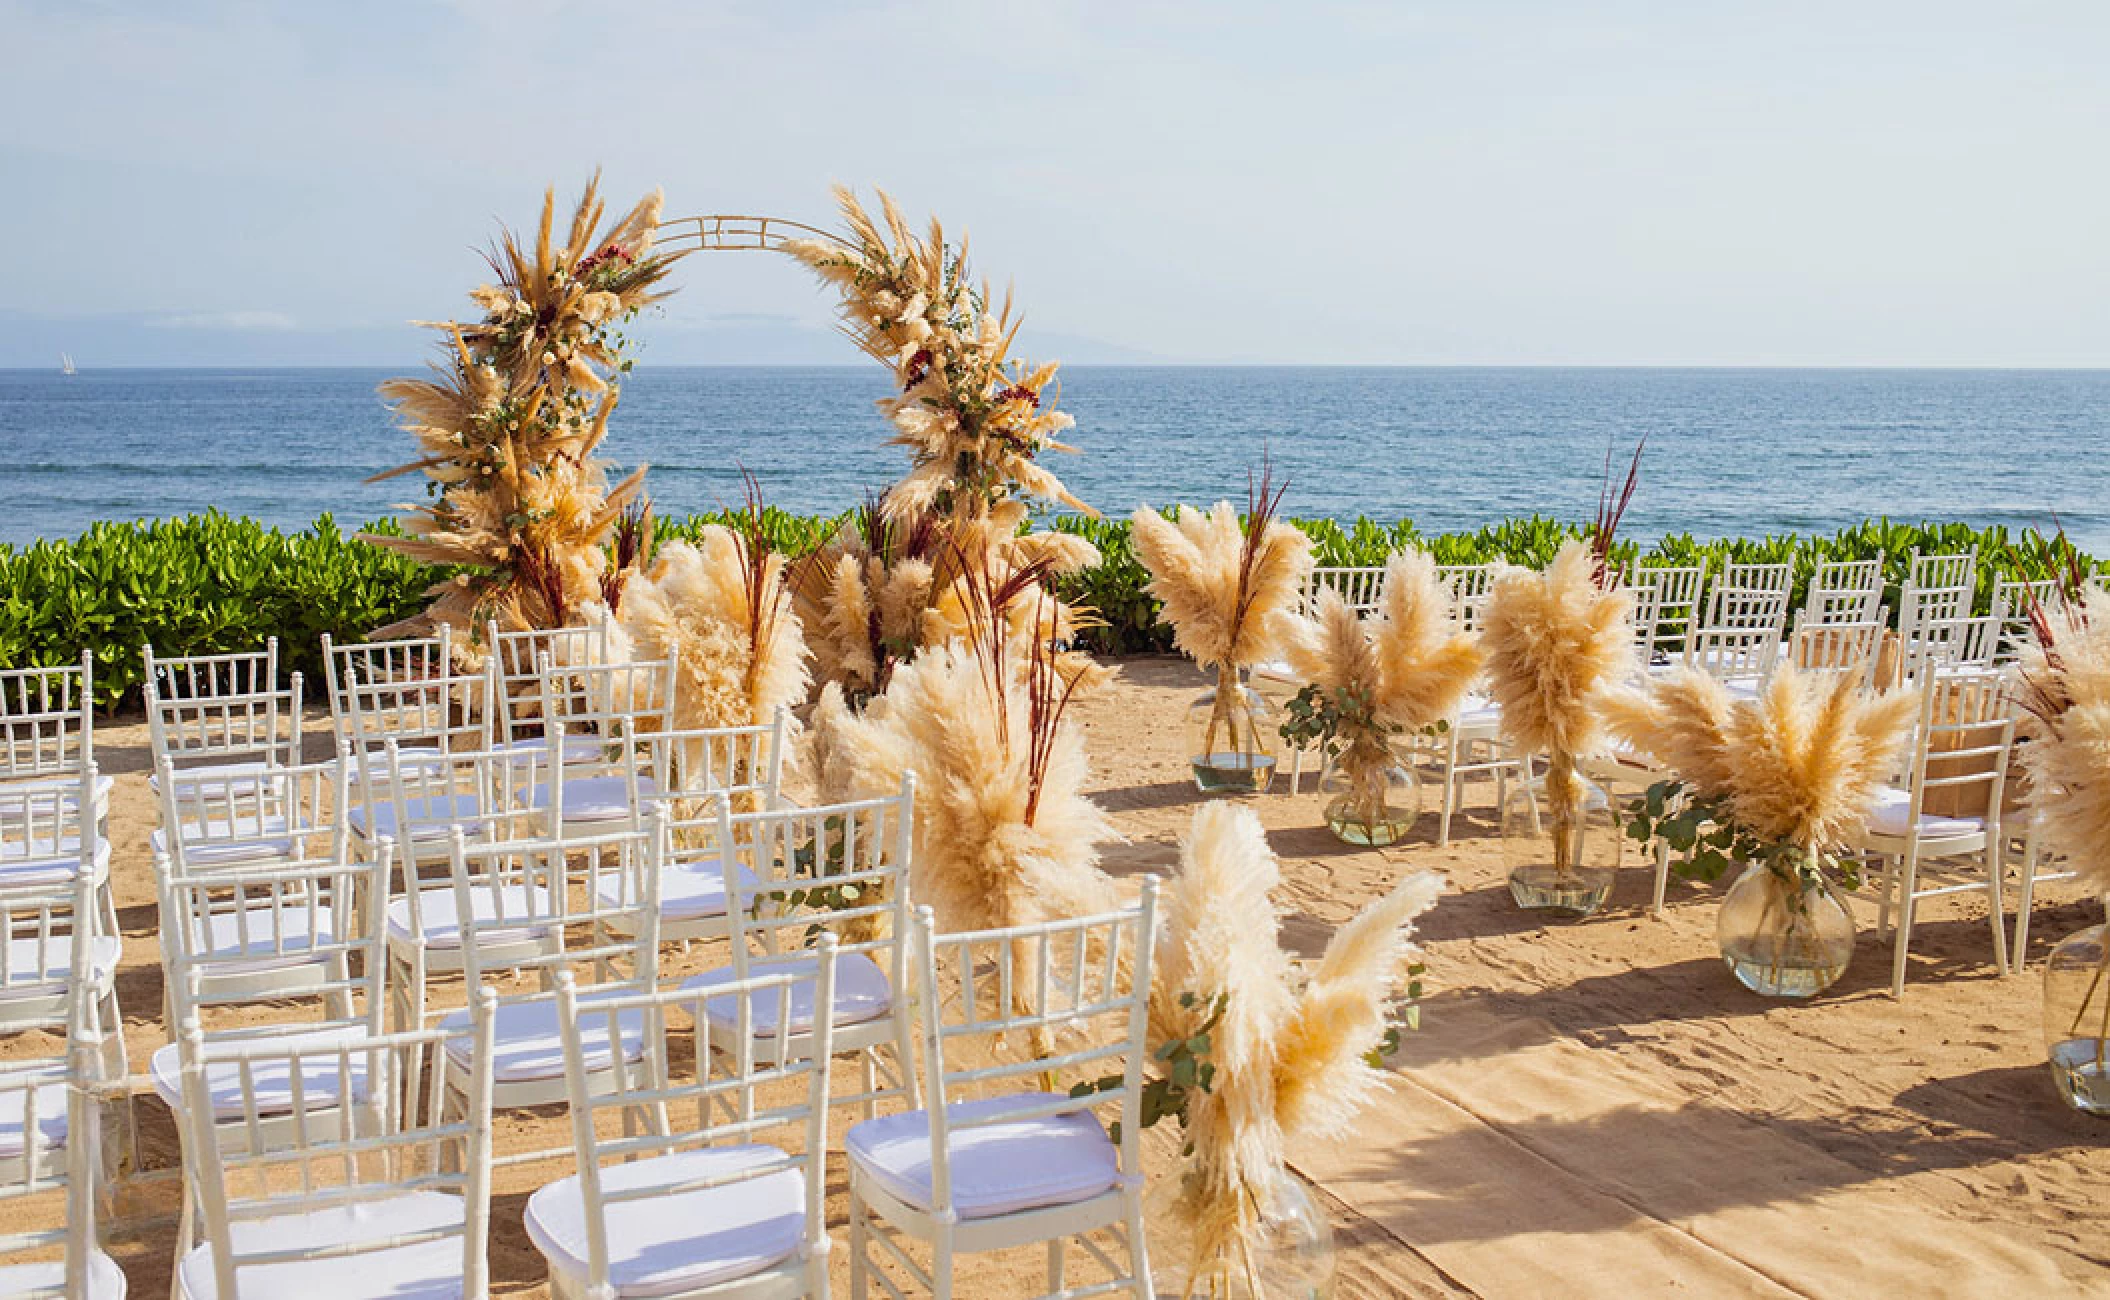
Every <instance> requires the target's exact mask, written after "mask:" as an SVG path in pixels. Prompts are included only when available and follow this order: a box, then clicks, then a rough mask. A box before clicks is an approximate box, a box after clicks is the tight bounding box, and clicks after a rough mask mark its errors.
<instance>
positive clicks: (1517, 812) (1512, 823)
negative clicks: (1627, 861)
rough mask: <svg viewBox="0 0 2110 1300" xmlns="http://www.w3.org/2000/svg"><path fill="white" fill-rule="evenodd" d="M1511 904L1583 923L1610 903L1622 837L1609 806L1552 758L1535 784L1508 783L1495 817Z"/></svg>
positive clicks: (1593, 788)
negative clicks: (1507, 876)
mask: <svg viewBox="0 0 2110 1300" xmlns="http://www.w3.org/2000/svg"><path fill="white" fill-rule="evenodd" d="M1499 824H1500V828H1501V835H1502V862H1503V865H1505V866H1507V867H1508V868H1509V896H1510V897H1511V898H1513V899H1515V900H1516V904H1517V906H1518V907H1521V908H1523V909H1524V910H1525V911H1527V912H1544V913H1547V914H1548V915H1550V916H1560V917H1583V916H1589V915H1591V914H1592V913H1594V912H1596V911H1597V910H1599V909H1600V908H1602V907H1603V906H1604V905H1605V900H1606V899H1608V898H1610V897H1611V896H1612V882H1613V881H1614V880H1615V879H1616V878H1617V876H1618V873H1619V860H1620V854H1621V851H1622V844H1623V841H1624V837H1622V836H1621V834H1620V832H1619V826H1618V823H1617V822H1616V821H1615V820H1614V819H1613V812H1612V801H1611V799H1610V798H1608V797H1607V796H1606V794H1605V792H1604V791H1603V790H1602V789H1600V788H1599V787H1598V786H1596V785H1594V784H1592V783H1590V782H1588V781H1585V780H1583V779H1582V778H1581V777H1580V776H1578V775H1576V773H1575V765H1574V763H1573V761H1572V760H1569V761H1565V762H1564V761H1562V760H1561V759H1560V758H1558V757H1556V758H1555V759H1554V761H1553V762H1552V764H1551V765H1550V766H1549V768H1548V770H1547V771H1546V772H1545V773H1544V774H1543V775H1541V776H1534V777H1532V778H1530V779H1528V780H1518V781H1512V782H1510V783H1509V788H1508V790H1507V791H1506V792H1505V793H1504V795H1503V797H1502V803H1501V810H1500V823H1499Z"/></svg>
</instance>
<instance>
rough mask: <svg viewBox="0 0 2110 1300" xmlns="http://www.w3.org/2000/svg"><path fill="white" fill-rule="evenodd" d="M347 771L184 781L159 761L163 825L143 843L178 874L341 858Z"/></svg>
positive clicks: (332, 766) (345, 848) (302, 770)
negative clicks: (273, 863)
mask: <svg viewBox="0 0 2110 1300" xmlns="http://www.w3.org/2000/svg"><path fill="white" fill-rule="evenodd" d="M340 758H341V755H340ZM349 767H350V764H348V763H345V762H342V761H340V759H329V760H327V761H324V762H320V763H290V764H287V765H284V766H274V767H271V768H269V769H262V770H257V771H249V772H242V773H238V774H237V773H230V774H224V775H212V774H207V773H204V772H200V773H198V774H197V775H192V776H189V777H188V778H185V777H182V776H179V775H178V773H177V770H176V768H175V767H174V766H173V765H172V764H171V763H170V761H169V760H168V759H165V758H164V759H162V760H160V762H159V763H157V764H156V767H155V771H156V779H155V781H154V782H153V785H154V790H155V794H156V795H157V797H158V801H159V803H160V805H161V825H160V826H159V827H158V828H156V829H155V830H154V832H153V834H152V835H151V836H150V837H149V841H148V842H149V844H150V845H151V847H152V849H153V851H154V852H155V853H156V854H159V855H163V856H165V857H166V858H167V859H168V862H169V866H170V868H171V869H172V870H173V871H175V872H176V873H177V874H179V875H180V874H184V873H188V872H193V871H210V870H214V869H217V868H222V867H235V866H243V865H253V864H265V863H272V862H297V861H301V860H303V859H307V858H320V859H322V860H325V861H332V860H342V859H343V858H344V857H345V856H346V855H347V854H348V853H349V852H351V822H350V817H351V816H352V814H353V813H354V812H356V811H357V805H356V804H355V803H354V802H353V801H352V797H351V794H350V789H349V786H348V784H347V782H348V769H349ZM171 827H174V828H175V829H176V833H175V834H173V835H172V834H170V833H169V831H170V828H171Z"/></svg>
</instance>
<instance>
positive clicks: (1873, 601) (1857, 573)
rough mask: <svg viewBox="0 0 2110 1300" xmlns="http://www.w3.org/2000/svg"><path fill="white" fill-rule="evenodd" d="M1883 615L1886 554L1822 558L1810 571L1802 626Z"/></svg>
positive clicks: (1876, 618)
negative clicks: (1843, 558) (1849, 557)
mask: <svg viewBox="0 0 2110 1300" xmlns="http://www.w3.org/2000/svg"><path fill="white" fill-rule="evenodd" d="M1882 616H1883V557H1882V556H1880V555H1878V556H1876V557H1875V558H1874V559H1872V560H1820V561H1819V562H1818V564H1817V568H1816V571H1815V572H1814V573H1812V574H1811V575H1810V585H1809V591H1808V594H1807V595H1805V596H1804V598H1803V605H1802V615H1801V619H1800V621H1799V624H1798V625H1799V626H1803V627H1829V626H1831V625H1833V624H1835V623H1846V624H1854V623H1868V622H1876V621H1881V619H1882Z"/></svg>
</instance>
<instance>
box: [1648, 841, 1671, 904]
mask: <svg viewBox="0 0 2110 1300" xmlns="http://www.w3.org/2000/svg"><path fill="white" fill-rule="evenodd" d="M1669 888H1670V845H1668V844H1663V843H1658V844H1657V845H1656V896H1655V899H1654V901H1652V902H1650V904H1649V907H1648V910H1649V915H1651V916H1661V915H1663V895H1664V892H1665V891H1666V890H1667V889H1669Z"/></svg>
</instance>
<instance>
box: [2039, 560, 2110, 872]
mask: <svg viewBox="0 0 2110 1300" xmlns="http://www.w3.org/2000/svg"><path fill="white" fill-rule="evenodd" d="M2031 623H2032V626H2033V628H2034V630H2035V633H2036V636H2035V640H2034V642H2033V643H2032V644H2028V645H2025V646H2024V647H2023V648H2022V654H2021V659H2020V662H2019V663H2018V664H2017V665H2016V672H2017V674H2018V675H2019V677H2020V679H2021V682H2022V698H2023V704H2024V707H2025V708H2027V709H2028V710H2029V712H2030V714H2031V717H2030V719H2029V724H2030V725H2029V736H2028V740H2027V743H2026V744H2023V745H2021V746H2019V752H2020V753H2021V756H2022V765H2023V770H2024V772H2026V773H2027V774H2028V777H2029V793H2028V797H2029V802H2030V806H2031V808H2032V809H2034V810H2035V812H2036V814H2037V829H2038V831H2039V832H2040V833H2041V834H2042V835H2043V836H2044V842H2045V844H2046V846H2047V847H2048V848H2050V849H2051V850H2052V851H2053V852H2055V853H2058V854H2059V855H2060V856H2062V857H2064V858H2065V859H2066V864H2067V865H2068V866H2069V867H2071V868H2072V869H2074V870H2076V871H2078V872H2079V873H2080V875H2081V878H2082V880H2083V881H2084V883H2085V884H2086V885H2087V887H2088V888H2089V889H2090V890H2092V891H2095V892H2110V859H2106V857H2105V855H2104V853H2103V851H2102V846H2103V845H2104V844H2106V843H2110V593H2106V592H2105V591H2104V589H2103V588H2102V586H2101V585H2100V584H2098V583H2094V582H2090V583H2087V584H2085V585H2083V586H2082V587H2081V589H2080V590H2079V591H2078V592H2077V593H2076V594H2075V595H2073V596H2072V597H2070V598H2067V599H2064V600H2062V601H2061V602H2059V604H2058V605H2057V607H2056V608H2051V607H2044V606H2039V607H2038V608H2037V609H2035V610H2033V611H2032V614H2031Z"/></svg>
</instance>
